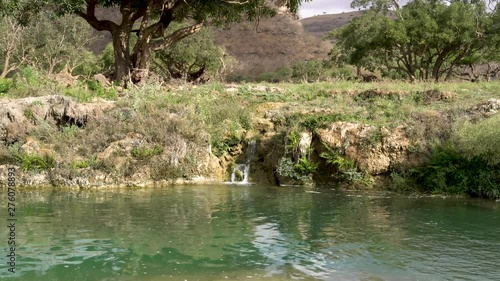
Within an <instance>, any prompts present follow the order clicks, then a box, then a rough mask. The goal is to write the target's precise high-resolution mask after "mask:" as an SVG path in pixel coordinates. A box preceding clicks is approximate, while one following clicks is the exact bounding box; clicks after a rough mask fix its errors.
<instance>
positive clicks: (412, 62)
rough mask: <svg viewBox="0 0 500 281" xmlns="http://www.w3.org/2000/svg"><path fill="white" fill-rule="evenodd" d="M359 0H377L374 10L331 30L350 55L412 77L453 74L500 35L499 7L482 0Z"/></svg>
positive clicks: (352, 60) (354, 59) (348, 58)
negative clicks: (400, 2)
mask: <svg viewBox="0 0 500 281" xmlns="http://www.w3.org/2000/svg"><path fill="white" fill-rule="evenodd" d="M358 2H359V3H365V4H366V3H368V4H370V3H371V5H372V6H371V7H372V8H371V10H370V12H368V13H366V14H365V15H364V16H363V17H360V18H357V19H355V20H353V21H352V22H351V23H350V24H348V25H347V26H345V27H343V28H341V29H339V30H336V31H334V32H332V33H331V36H333V37H335V38H336V39H337V44H338V47H340V48H341V49H342V50H343V53H344V55H345V58H346V61H347V62H348V63H351V64H354V65H357V66H363V67H367V68H369V67H370V66H371V67H372V68H378V69H380V70H382V71H389V72H391V71H392V72H394V71H395V72H398V73H400V74H402V73H404V74H405V75H406V76H407V77H408V78H409V79H410V80H411V81H414V80H416V79H419V80H428V79H434V80H436V81H438V80H439V79H440V78H443V77H444V78H445V79H448V78H450V76H451V74H452V71H453V69H454V68H455V67H456V66H458V65H462V64H464V63H467V64H470V63H473V60H474V59H475V58H477V57H476V56H474V54H477V53H478V52H483V51H486V49H485V48H486V46H491V42H492V41H493V40H494V39H495V38H496V37H498V35H499V34H498V28H495V24H496V25H498V24H497V23H495V22H494V21H493V20H492V18H493V16H494V15H495V14H496V13H497V12H498V11H497V10H494V11H491V12H488V11H487V9H486V5H485V2H482V1H470V2H469V1H451V3H449V2H445V1H441V0H413V1H410V2H409V3H408V4H406V5H405V6H403V7H401V8H399V6H396V5H395V4H394V3H397V2H394V1H385V0H380V1H361V0H360V1H358ZM383 2H385V3H388V4H387V5H386V6H384V5H381V4H380V3H383ZM381 7H382V8H381ZM384 7H385V8H384ZM384 9H385V11H386V12H388V11H389V10H387V9H391V10H392V12H391V13H385V15H384V13H383V12H384ZM490 49H491V50H493V49H494V48H490ZM373 63H375V67H373V66H374V65H373Z"/></svg>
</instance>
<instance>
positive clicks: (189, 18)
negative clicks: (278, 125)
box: [0, 0, 308, 81]
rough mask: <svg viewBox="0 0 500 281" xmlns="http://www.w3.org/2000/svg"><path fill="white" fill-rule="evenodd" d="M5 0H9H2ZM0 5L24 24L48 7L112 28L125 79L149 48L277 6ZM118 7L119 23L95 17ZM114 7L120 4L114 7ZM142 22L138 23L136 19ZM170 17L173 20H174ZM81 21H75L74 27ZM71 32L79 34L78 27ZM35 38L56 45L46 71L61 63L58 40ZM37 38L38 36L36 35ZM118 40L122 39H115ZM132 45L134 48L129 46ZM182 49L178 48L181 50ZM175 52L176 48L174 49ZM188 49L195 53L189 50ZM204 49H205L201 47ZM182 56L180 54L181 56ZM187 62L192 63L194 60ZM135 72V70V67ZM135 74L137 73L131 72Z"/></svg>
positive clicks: (42, 1) (256, 2) (46, 1)
mask: <svg viewBox="0 0 500 281" xmlns="http://www.w3.org/2000/svg"><path fill="white" fill-rule="evenodd" d="M5 1H7V4H5V5H4V4H3V2H5ZM304 1H308V0H287V1H286V5H287V7H288V8H289V9H290V10H291V11H292V12H296V11H297V9H298V7H299V5H300V4H301V3H302V2H304ZM3 2H2V6H0V13H2V14H8V15H11V16H13V17H15V18H16V19H17V20H18V21H19V22H22V23H24V24H28V23H29V22H35V21H38V20H39V21H40V22H43V21H42V19H41V17H40V14H43V13H46V12H50V13H51V14H52V15H54V14H55V15H58V16H64V15H65V16H66V17H69V18H71V19H75V18H77V17H76V16H77V15H78V16H79V17H82V18H84V19H85V20H86V21H87V22H88V23H89V24H90V25H91V26H92V27H93V28H95V29H97V30H101V31H102V30H107V31H109V32H111V35H112V36H113V39H114V42H115V43H116V44H114V45H113V47H114V49H115V53H116V54H120V56H116V57H115V61H114V66H115V70H116V73H115V79H116V80H118V81H124V80H126V78H127V77H128V76H129V75H130V74H131V72H132V71H133V70H134V69H136V70H137V69H140V71H139V72H141V71H142V70H147V69H146V68H148V67H149V61H150V58H151V56H150V55H151V53H153V52H155V51H159V50H163V49H165V48H168V47H169V46H171V45H172V44H174V43H176V42H178V41H179V40H182V39H184V38H186V37H189V36H190V35H192V34H195V33H196V32H198V31H199V29H200V28H201V27H202V23H208V22H209V23H210V24H211V25H215V26H224V25H228V24H231V23H234V22H239V21H242V20H244V19H246V20H256V19H258V18H261V17H267V16H273V15H275V14H276V11H275V10H274V9H272V8H270V7H269V6H268V5H266V4H267V3H266V1H263V0H249V1H241V2H240V1H236V2H233V1H206V0H194V1H187V2H186V1H185V0H175V1H169V2H168V5H167V4H165V3H166V2H165V3H164V4H161V3H160V4H159V2H157V1H139V0H133V1H119V0H98V1H81V0H64V1H59V0H25V1H14V0H4V1H3ZM112 6H115V7H116V6H118V7H120V9H119V11H120V12H121V13H122V18H124V19H125V18H126V19H127V20H123V21H121V24H120V25H118V24H116V23H114V21H113V20H111V19H109V18H105V19H100V20H95V19H96V16H95V13H94V11H95V8H96V7H112ZM117 10H118V9H117ZM144 18H147V19H148V20H141V21H140V23H141V24H140V25H138V24H137V23H138V22H139V20H140V19H144ZM172 22H173V23H174V24H172ZM175 23H180V24H182V23H190V24H192V23H195V25H192V26H188V27H180V28H177V29H175V28H172V27H173V26H177V27H179V25H176V24H175ZM83 26H85V25H80V26H73V27H74V28H73V29H74V30H76V29H77V28H78V27H83ZM137 26H138V29H139V30H138V32H137V35H138V38H137V43H136V44H135V46H133V45H132V44H131V40H130V34H131V32H130V31H131V30H133V29H134V27H137ZM60 31H61V32H60V34H61V35H63V34H65V31H66V26H61V27H60ZM70 35H73V36H75V35H78V32H77V31H74V32H73V33H70ZM32 36H33V38H34V39H36V40H39V41H40V42H44V45H43V46H42V48H44V47H45V46H54V47H55V48H51V49H46V50H45V51H44V52H43V53H44V54H51V55H50V56H48V58H49V59H48V60H43V61H42V60H40V61H39V63H41V64H48V71H49V72H52V70H53V69H55V67H56V66H57V65H58V64H59V62H60V61H57V60H52V59H51V58H53V57H54V56H53V55H52V54H54V55H55V53H59V54H57V56H59V55H60V53H61V50H64V52H65V51H66V50H65V49H64V48H63V49H61V48H60V47H61V46H60V45H57V44H56V45H54V44H52V43H57V41H56V40H54V42H52V41H51V40H52V39H53V38H56V37H57V36H54V37H48V38H43V37H40V36H38V34H32ZM37 37H38V38H37ZM118 41H121V44H118V43H117V42H118ZM132 46H133V47H132ZM179 51H182V50H179ZM178 53H179V52H178ZM190 53H191V54H195V52H192V50H191V51H190ZM202 53H203V52H202ZM179 59H180V58H179ZM190 65H193V64H192V63H191V64H190ZM176 67H177V66H176ZM134 72H135V71H134ZM133 74H136V73H133ZM132 77H134V79H138V80H139V81H140V79H142V78H141V76H140V75H132Z"/></svg>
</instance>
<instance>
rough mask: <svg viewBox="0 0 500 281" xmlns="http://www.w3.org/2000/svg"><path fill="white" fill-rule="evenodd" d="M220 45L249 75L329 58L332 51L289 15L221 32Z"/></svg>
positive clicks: (247, 23) (218, 35)
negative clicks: (329, 52) (301, 62)
mask: <svg viewBox="0 0 500 281" xmlns="http://www.w3.org/2000/svg"><path fill="white" fill-rule="evenodd" d="M216 43H217V44H218V45H220V46H223V47H225V49H226V51H227V53H228V54H230V55H231V56H233V57H235V58H236V59H237V60H238V61H239V63H240V69H243V70H244V71H243V72H244V74H245V75H249V76H255V75H258V74H259V73H261V72H265V71H270V70H274V69H276V68H278V67H281V66H290V65H292V64H294V63H295V62H298V61H304V60H311V59H318V58H325V57H326V56H327V54H328V51H329V50H330V49H331V45H330V44H329V43H327V42H323V41H322V40H321V39H319V38H318V37H316V36H313V35H311V34H308V33H307V32H305V31H304V29H303V28H302V25H301V23H300V21H298V20H297V19H295V18H294V17H292V16H290V15H287V14H278V15H276V16H275V17H273V18H270V19H263V20H260V22H259V23H258V24H256V23H254V22H244V23H241V24H237V25H234V26H232V27H231V28H228V29H223V30H218V31H217V32H216Z"/></svg>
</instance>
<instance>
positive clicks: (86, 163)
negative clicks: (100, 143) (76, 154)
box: [70, 156, 97, 170]
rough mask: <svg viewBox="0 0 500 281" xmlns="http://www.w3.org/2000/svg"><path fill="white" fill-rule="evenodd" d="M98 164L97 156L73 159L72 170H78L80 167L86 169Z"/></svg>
mask: <svg viewBox="0 0 500 281" xmlns="http://www.w3.org/2000/svg"><path fill="white" fill-rule="evenodd" d="M96 166H97V159H96V157H95V156H94V157H91V158H89V159H85V160H73V161H71V165H70V169H71V170H78V169H86V168H89V167H96Z"/></svg>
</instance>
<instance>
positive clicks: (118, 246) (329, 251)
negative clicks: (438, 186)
mask: <svg viewBox="0 0 500 281" xmlns="http://www.w3.org/2000/svg"><path fill="white" fill-rule="evenodd" d="M18 198H19V199H18V209H19V212H18V218H19V221H18V224H19V228H18V233H17V237H16V238H17V241H18V243H19V244H20V247H19V249H18V252H17V254H18V268H19V269H20V270H19V272H18V273H17V274H16V275H11V274H10V273H8V272H7V268H6V265H5V263H2V264H0V278H1V279H3V278H7V279H8V280H23V281H30V280H54V281H57V280H65V281H68V280H107V281H110V280H117V281H118V280H120V281H121V280H204V281H205V280H206V281H209V280H228V279H229V280H249V279H250V278H253V279H257V280H290V279H298V280H422V279H428V280H455V279H471V280H479V279H484V280H488V279H491V280H494V279H495V276H500V269H498V266H497V265H496V264H495V261H496V260H498V259H499V258H500V239H498V237H500V209H499V204H495V203H490V202H486V201H478V200H467V199H453V198H448V199H443V198H439V197H437V198H430V197H426V198H408V197H404V196H399V195H394V194H390V193H366V192H337V191H328V190H317V192H307V191H304V190H302V189H299V188H275V187H264V186H252V187H232V186H205V187H201V186H197V187H169V188H164V189H139V190H110V191H99V192H92V191H81V192H75V191H64V192H56V193H53V192H44V191H25V192H22V193H19V196H18ZM2 208H5V207H4V206H1V208H0V212H2V213H5V212H6V210H5V209H2ZM6 235H7V234H6V230H5V229H2V230H1V231H0V236H1V237H6ZM5 245H6V244H5ZM2 246H3V245H2ZM2 249H5V250H6V248H2ZM2 252H4V251H2ZM9 277H10V278H9Z"/></svg>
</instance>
